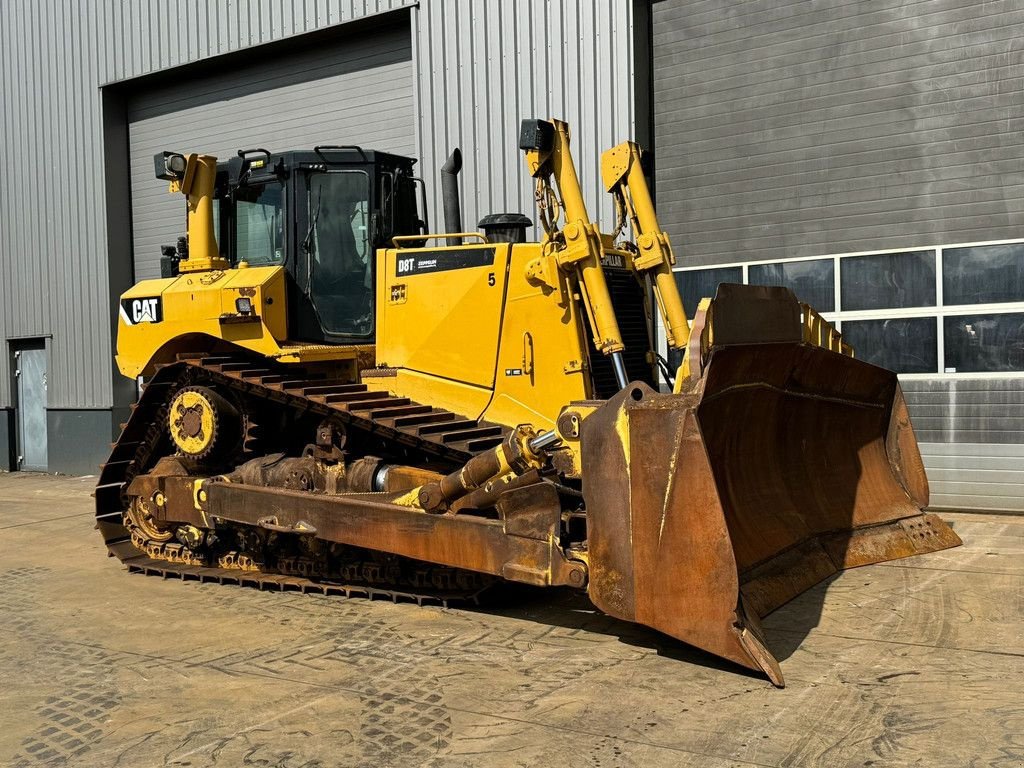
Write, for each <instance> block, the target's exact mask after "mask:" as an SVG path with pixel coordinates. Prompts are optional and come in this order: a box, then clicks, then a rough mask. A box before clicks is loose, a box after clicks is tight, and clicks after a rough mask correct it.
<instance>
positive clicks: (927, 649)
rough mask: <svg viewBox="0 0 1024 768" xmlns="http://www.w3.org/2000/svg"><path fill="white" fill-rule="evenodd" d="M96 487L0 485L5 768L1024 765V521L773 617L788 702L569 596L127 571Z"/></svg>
mask: <svg viewBox="0 0 1024 768" xmlns="http://www.w3.org/2000/svg"><path fill="white" fill-rule="evenodd" d="M92 482H93V480H92V479H90V478H81V479H80V478H53V477H46V476H39V475H29V474H12V475H0V626H2V628H3V635H2V642H0V764H2V765H13V766H23V765H24V766H34V765H40V764H42V765H73V766H127V767H130V768H134V767H135V766H207V765H216V766H241V765H254V766H278V767H280V768H297V767H298V766H303V767H306V768H311V767H313V766H374V767H377V766H391V765H394V766H418V765H426V766H431V767H433V768H442V767H449V766H450V767H452V768H455V767H459V768H461V767H462V766H535V765H548V766H550V765H566V766H594V767H597V768H616V767H617V766H645V767H646V766H701V768H720V767H724V766H804V765H815V766H817V765H820V766H904V765H920V766H928V767H929V768H931V767H933V766H968V765H969V766H998V767H999V768H1010V767H1011V766H1013V767H1015V768H1019V767H1020V766H1022V765H1024V682H1022V681H1024V621H1022V619H1024V589H1022V586H1024V557H1022V555H1024V518H1020V517H998V516H991V517H989V516H978V515H962V514H959V515H948V516H947V517H948V519H950V520H952V521H953V523H954V525H955V527H956V530H957V531H958V532H959V533H960V535H961V537H963V539H964V541H965V542H966V545H965V546H964V547H962V548H959V549H955V550H950V551H947V552H942V553H937V554H934V555H929V556H925V557H921V558H913V559H910V560H904V561H900V562H896V563H891V564H886V565H879V566H873V567H869V568H862V569H858V570H854V571H849V572H846V573H844V574H843V575H842V576H840V577H839V578H837V579H835V580H833V581H832V582H831V583H830V584H828V585H827V586H819V587H818V588H816V589H814V590H812V591H810V592H808V593H805V594H804V595H802V596H801V597H800V598H798V599H797V600H795V601H793V602H792V603H790V604H789V605H787V606H785V607H784V608H782V609H780V610H779V611H776V612H775V613H774V614H773V615H772V616H771V617H769V618H768V620H767V621H766V632H767V635H768V642H769V645H770V646H771V648H772V649H773V650H774V651H775V653H776V654H777V655H778V656H780V658H782V659H783V662H782V666H783V670H784V672H785V675H786V679H787V683H788V687H787V688H786V689H785V690H776V689H774V688H772V687H771V686H770V685H769V684H768V683H767V682H766V681H765V680H762V679H760V678H758V677H754V676H750V675H747V674H744V673H743V672H742V671H741V670H738V669H736V668H733V667H730V666H728V665H726V664H724V663H719V662H718V661H717V660H715V659H713V658H711V657H709V656H707V655H705V654H702V653H700V652H698V651H695V650H692V649H689V648H687V647H684V646H682V645H681V644H679V643H676V642H674V641H672V640H670V639H668V638H665V637H662V636H659V635H657V634H656V633H653V632H648V631H646V630H644V629H642V628H638V627H634V626H630V625H627V624H623V623H621V622H617V621H614V620H611V619H608V618H606V617H603V616H601V615H599V614H595V613H594V612H593V611H592V610H589V609H588V608H587V606H586V605H584V604H581V603H580V602H579V601H578V600H575V599H573V598H572V597H571V596H567V595H560V594H556V595H553V596H552V595H547V596H545V595H532V594H531V595H527V596H523V597H519V598H518V599H516V600H515V601H514V602H512V603H508V602H506V604H505V605H503V606H502V605H499V606H494V607H489V608H487V609H475V610H456V609H450V610H443V609H440V608H417V607H415V606H414V605H393V604H391V603H385V602H380V601H377V602H373V603H370V602H368V601H365V600H349V601H346V600H344V599H340V598H323V597H318V596H305V595H298V594H290V593H289V594H277V593H268V592H259V591H256V590H253V589H244V588H239V587H228V586H217V585H200V584H196V583H192V582H189V583H182V582H180V581H173V580H172V581H162V580H160V579H157V578H153V577H145V576H140V575H129V574H127V573H126V572H125V571H124V570H123V569H122V568H121V567H120V565H119V564H118V563H117V562H115V561H114V560H111V559H108V558H107V557H106V556H105V550H104V548H103V546H102V544H101V541H100V537H99V535H98V534H97V533H96V532H95V531H93V530H92V510H91V500H90V498H89V493H90V490H91V485H92Z"/></svg>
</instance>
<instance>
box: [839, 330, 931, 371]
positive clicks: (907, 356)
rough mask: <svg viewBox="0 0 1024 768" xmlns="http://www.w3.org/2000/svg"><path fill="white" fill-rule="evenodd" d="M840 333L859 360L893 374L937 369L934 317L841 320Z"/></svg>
mask: <svg viewBox="0 0 1024 768" xmlns="http://www.w3.org/2000/svg"><path fill="white" fill-rule="evenodd" d="M842 333H843V341H845V342H846V343H848V344H849V345H850V346H852V347H853V351H854V355H855V357H857V358H858V359H859V360H864V361H865V362H868V363H873V364H874V365H880V366H882V367H883V368H888V369H889V370H891V371H896V373H936V372H937V371H938V369H939V353H938V325H937V322H936V318H934V317H899V318H886V319H884V320H844V321H843V326H842Z"/></svg>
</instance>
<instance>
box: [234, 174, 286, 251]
mask: <svg viewBox="0 0 1024 768" xmlns="http://www.w3.org/2000/svg"><path fill="white" fill-rule="evenodd" d="M285 255H286V254H285V226H284V186H283V185H282V184H280V183H278V182H268V183H266V184H253V185H246V186H242V187H239V188H238V189H237V190H236V191H235V258H236V259H237V260H238V261H246V262H248V263H249V265H250V266H253V267H257V266H264V265H268V264H283V263H284V259H285Z"/></svg>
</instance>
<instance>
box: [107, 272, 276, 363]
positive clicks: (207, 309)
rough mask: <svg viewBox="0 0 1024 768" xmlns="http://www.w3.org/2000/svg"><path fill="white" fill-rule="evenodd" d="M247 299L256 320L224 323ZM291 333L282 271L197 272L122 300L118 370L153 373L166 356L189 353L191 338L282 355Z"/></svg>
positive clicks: (133, 291)
mask: <svg viewBox="0 0 1024 768" xmlns="http://www.w3.org/2000/svg"><path fill="white" fill-rule="evenodd" d="M240 289H242V290H240ZM243 293H244V294H246V295H249V298H250V299H251V300H252V306H253V308H254V309H255V315H256V316H255V317H254V318H253V319H252V320H250V321H247V322H237V323H236V322H229V323H225V322H222V321H221V317H222V316H223V315H236V314H237V311H236V308H235V300H236V299H237V298H238V297H239V296H241V295H243ZM286 333H287V302H286V294H285V278H284V268H283V267H253V268H249V269H229V270H223V271H221V270H214V271H210V272H193V273H188V274H182V275H179V276H178V277H174V278H162V279H158V280H143V281H142V282H140V283H137V284H136V285H134V286H132V287H131V288H130V289H129V290H127V291H126V292H125V293H124V294H123V295H122V297H121V306H120V312H119V318H118V331H117V364H118V367H119V368H120V370H121V373H123V374H124V375H125V376H128V377H130V378H135V377H136V376H139V375H145V374H149V373H151V372H152V365H153V363H154V359H155V358H157V359H164V358H158V355H159V354H160V352H161V350H164V352H165V355H164V357H166V355H168V354H171V353H170V352H169V351H168V350H170V349H172V348H173V349H174V350H175V351H177V350H179V348H180V350H187V349H188V348H189V347H188V345H189V343H190V342H189V341H188V339H187V338H185V337H187V336H188V335H190V334H200V335H205V336H209V337H212V338H215V339H224V340H226V341H230V342H233V343H236V344H238V345H239V346H242V347H245V348H247V349H251V350H253V351H255V352H259V353H262V354H267V355H272V354H277V353H279V352H280V349H281V346H280V344H281V342H284V341H285V337H286Z"/></svg>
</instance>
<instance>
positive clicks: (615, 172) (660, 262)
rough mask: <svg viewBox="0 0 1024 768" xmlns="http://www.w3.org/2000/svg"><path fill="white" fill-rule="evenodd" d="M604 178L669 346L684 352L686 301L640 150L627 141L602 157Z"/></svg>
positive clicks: (636, 267)
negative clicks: (625, 221) (624, 219)
mask: <svg viewBox="0 0 1024 768" xmlns="http://www.w3.org/2000/svg"><path fill="white" fill-rule="evenodd" d="M601 177H602V179H603V180H604V186H605V189H607V190H608V191H609V192H611V194H612V197H614V198H615V205H616V209H617V210H618V211H620V212H621V211H625V212H626V213H627V214H628V216H629V222H630V225H631V226H632V227H633V234H634V235H635V236H636V245H637V248H638V249H639V253H638V254H637V256H636V258H634V259H633V267H634V268H635V269H636V271H637V272H638V273H640V274H641V275H644V276H648V275H649V276H650V277H651V281H652V283H653V287H654V297H655V300H656V301H657V303H658V310H659V311H660V312H661V317H662V319H663V320H664V321H665V336H666V338H667V341H668V345H669V347H671V348H673V349H683V348H684V347H685V346H686V342H687V339H688V338H689V335H690V326H689V324H688V323H687V322H686V312H685V311H684V309H683V299H682V297H681V296H680V295H679V288H678V286H677V285H676V281H675V278H674V277H673V275H672V265H673V264H675V261H676V260H675V256H674V255H673V253H672V245H671V244H670V243H669V241H668V233H667V232H665V231H664V230H663V229H662V228H661V226H660V225H659V224H658V217H657V214H655V212H654V203H653V202H652V201H651V192H650V189H649V188H648V186H647V180H646V179H645V178H644V173H643V170H642V169H641V167H640V147H639V146H638V145H637V144H635V143H634V142H632V141H624V142H622V143H621V144H619V145H618V146H617V147H613V148H612V149H609V150H608V151H607V152H605V153H604V154H603V155H602V156H601Z"/></svg>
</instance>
